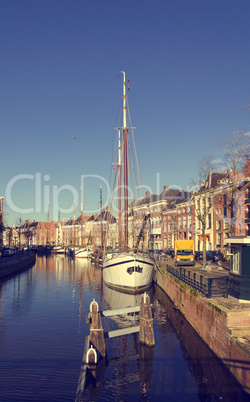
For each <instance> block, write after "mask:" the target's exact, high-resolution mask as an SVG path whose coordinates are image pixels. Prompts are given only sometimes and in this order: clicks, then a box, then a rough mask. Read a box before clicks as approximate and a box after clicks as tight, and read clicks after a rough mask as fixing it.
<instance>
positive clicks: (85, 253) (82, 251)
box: [75, 247, 93, 258]
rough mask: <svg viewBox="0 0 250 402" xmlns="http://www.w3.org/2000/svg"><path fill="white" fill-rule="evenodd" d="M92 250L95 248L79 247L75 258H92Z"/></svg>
mask: <svg viewBox="0 0 250 402" xmlns="http://www.w3.org/2000/svg"><path fill="white" fill-rule="evenodd" d="M92 252H93V250H91V248H89V247H85V248H79V249H78V250H75V258H90V255H91V254H92Z"/></svg>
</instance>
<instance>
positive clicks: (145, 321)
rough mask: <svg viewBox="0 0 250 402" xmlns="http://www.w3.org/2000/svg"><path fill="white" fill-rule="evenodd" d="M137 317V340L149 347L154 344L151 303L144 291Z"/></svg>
mask: <svg viewBox="0 0 250 402" xmlns="http://www.w3.org/2000/svg"><path fill="white" fill-rule="evenodd" d="M139 319H140V331H139V342H140V343H142V344H145V345H147V346H150V347H151V346H154V345H155V337H154V326H153V313H152V305H151V304H150V297H149V296H148V295H147V293H146V292H145V293H144V294H143V295H142V296H141V304H140V316H139Z"/></svg>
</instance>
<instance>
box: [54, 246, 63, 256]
mask: <svg viewBox="0 0 250 402" xmlns="http://www.w3.org/2000/svg"><path fill="white" fill-rule="evenodd" d="M51 253H53V254H64V253H65V249H64V247H63V246H55V247H53V249H52V250H51Z"/></svg>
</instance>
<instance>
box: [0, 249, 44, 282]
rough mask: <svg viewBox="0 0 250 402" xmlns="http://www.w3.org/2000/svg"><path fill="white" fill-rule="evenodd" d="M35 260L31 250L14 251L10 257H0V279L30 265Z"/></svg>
mask: <svg viewBox="0 0 250 402" xmlns="http://www.w3.org/2000/svg"><path fill="white" fill-rule="evenodd" d="M35 261H36V255H35V253H33V252H24V253H21V252H19V253H16V254H15V255H13V256H11V257H1V258H0V279H2V278H6V277H7V276H9V275H12V274H15V273H17V272H19V271H23V270H24V269H27V268H29V267H31V266H32V265H33V264H34V263H35Z"/></svg>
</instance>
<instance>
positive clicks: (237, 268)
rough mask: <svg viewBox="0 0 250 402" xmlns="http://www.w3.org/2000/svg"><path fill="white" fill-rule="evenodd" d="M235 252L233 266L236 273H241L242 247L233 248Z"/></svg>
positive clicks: (233, 252)
mask: <svg viewBox="0 0 250 402" xmlns="http://www.w3.org/2000/svg"><path fill="white" fill-rule="evenodd" d="M232 254H233V267H232V271H233V272H234V273H236V274H239V273H240V257H241V249H240V248H235V247H234V248H232Z"/></svg>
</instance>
